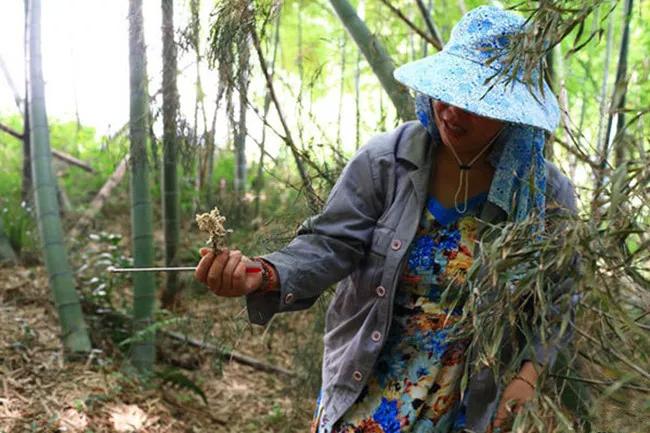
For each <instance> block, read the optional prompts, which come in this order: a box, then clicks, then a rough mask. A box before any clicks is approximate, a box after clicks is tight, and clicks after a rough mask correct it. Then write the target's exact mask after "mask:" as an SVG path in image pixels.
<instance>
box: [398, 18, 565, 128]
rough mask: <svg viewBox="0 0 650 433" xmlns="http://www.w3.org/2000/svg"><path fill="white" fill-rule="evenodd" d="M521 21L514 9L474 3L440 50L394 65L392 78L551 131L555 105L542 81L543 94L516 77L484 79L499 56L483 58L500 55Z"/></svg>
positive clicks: (480, 110)
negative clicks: (512, 79) (513, 78)
mask: <svg viewBox="0 0 650 433" xmlns="http://www.w3.org/2000/svg"><path fill="white" fill-rule="evenodd" d="M524 25H525V20H524V19H523V18H522V17H521V16H519V15H517V14H515V13H514V12H509V11H505V10H503V9H500V8H497V7H494V6H481V7H478V8H476V9H473V10H471V11H470V12H468V13H467V14H465V15H464V16H463V17H462V18H461V20H460V21H459V22H458V24H456V26H454V28H453V30H452V32H451V38H450V40H449V42H448V43H447V45H446V46H445V47H444V49H443V50H442V51H441V52H439V53H437V54H434V55H432V56H428V57H425V58H424V59H421V60H417V61H414V62H411V63H407V64H405V65H403V66H401V67H399V68H397V69H396V70H395V72H394V76H395V78H396V79H397V80H398V81H400V82H401V83H403V84H404V85H406V86H408V87H410V88H411V89H413V90H415V91H417V92H419V93H422V94H424V95H427V96H429V97H431V98H433V99H437V100H440V101H443V102H446V103H447V104H450V105H454V106H456V107H460V108H462V109H464V110H466V111H469V112H472V113H475V114H478V115H480V116H485V117H490V118H493V119H498V120H503V121H506V122H512V123H516V124H520V125H529V126H534V127H536V128H541V129H545V130H546V131H549V132H553V131H554V130H555V128H556V127H557V125H558V122H559V119H560V109H559V107H558V103H557V99H556V98H555V96H554V95H553V92H551V90H550V88H549V87H548V85H547V84H546V82H544V92H543V96H542V92H540V91H539V89H537V87H536V86H534V88H529V87H527V86H526V85H525V84H524V83H523V82H522V81H521V80H519V79H516V80H514V81H512V82H511V83H507V84H506V83H505V82H504V80H503V79H501V78H499V81H496V82H495V80H494V79H493V80H491V81H489V82H488V79H489V78H491V77H494V75H495V74H497V73H498V72H500V71H501V70H502V69H503V64H502V63H501V61H500V60H501V58H502V55H500V56H499V57H498V58H497V59H496V60H494V61H493V62H492V63H491V64H490V65H489V66H488V65H487V61H488V59H490V58H492V57H494V56H495V54H498V53H505V52H506V51H507V49H508V46H509V43H510V37H511V36H512V35H513V34H516V33H519V32H521V31H522V29H523V28H524ZM488 90H489V91H488ZM531 91H532V94H531Z"/></svg>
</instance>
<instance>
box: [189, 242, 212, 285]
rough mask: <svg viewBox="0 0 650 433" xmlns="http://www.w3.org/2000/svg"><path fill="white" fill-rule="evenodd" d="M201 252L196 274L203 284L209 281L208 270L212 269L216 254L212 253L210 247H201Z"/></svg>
mask: <svg viewBox="0 0 650 433" xmlns="http://www.w3.org/2000/svg"><path fill="white" fill-rule="evenodd" d="M199 254H201V256H202V257H201V260H200V261H199V264H198V265H197V266H196V270H195V271H194V276H195V277H196V279H197V280H199V281H200V282H202V283H203V284H207V283H208V271H209V270H210V266H212V261H213V260H214V254H213V253H212V250H210V249H209V248H201V250H200V251H199Z"/></svg>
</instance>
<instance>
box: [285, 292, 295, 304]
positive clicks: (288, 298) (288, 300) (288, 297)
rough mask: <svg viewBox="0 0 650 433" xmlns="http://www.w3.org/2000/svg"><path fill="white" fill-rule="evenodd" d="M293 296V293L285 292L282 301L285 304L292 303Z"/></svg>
mask: <svg viewBox="0 0 650 433" xmlns="http://www.w3.org/2000/svg"><path fill="white" fill-rule="evenodd" d="M293 298H294V296H293V293H287V294H286V295H285V296H284V303H285V304H293V301H294V299H293Z"/></svg>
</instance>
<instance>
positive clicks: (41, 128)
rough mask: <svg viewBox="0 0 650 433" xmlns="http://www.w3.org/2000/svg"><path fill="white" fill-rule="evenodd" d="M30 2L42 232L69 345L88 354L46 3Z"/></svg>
mask: <svg viewBox="0 0 650 433" xmlns="http://www.w3.org/2000/svg"><path fill="white" fill-rule="evenodd" d="M28 3H29V4H28V8H27V11H28V15H27V17H28V20H29V27H28V32H27V34H26V40H25V44H26V45H27V47H28V48H27V49H28V55H27V62H26V63H27V64H26V71H27V80H28V86H27V89H28V95H27V97H28V100H29V116H30V121H31V128H30V130H29V131H30V142H31V145H32V149H31V162H32V176H33V182H34V187H33V191H34V202H35V203H36V216H37V219H38V230H39V234H40V237H41V242H42V245H43V252H44V254H45V267H46V268H47V273H48V275H49V283H50V288H51V290H52V294H53V296H54V303H55V305H56V309H57V312H58V314H59V322H60V324H61V330H62V339H63V345H64V347H65V349H66V350H67V351H68V352H70V353H73V354H74V353H85V352H88V351H90V348H91V347H90V339H89V338H88V332H87V329H86V323H85V322H84V318H83V313H82V311H81V305H80V304H79V297H78V296H77V292H76V290H75V280H74V276H73V274H72V270H71V268H70V263H69V262H68V253H67V251H66V248H65V244H64V242H63V230H62V227H61V219H60V215H59V203H58V201H57V192H56V183H55V180H54V174H53V172H52V152H51V150H50V136H49V129H48V124H47V112H46V110H45V83H44V81H43V68H42V64H41V2H40V0H29V2H28Z"/></svg>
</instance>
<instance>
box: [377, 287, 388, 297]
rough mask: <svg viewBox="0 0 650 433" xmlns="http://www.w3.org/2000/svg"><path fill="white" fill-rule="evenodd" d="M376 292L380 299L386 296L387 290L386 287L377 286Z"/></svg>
mask: <svg viewBox="0 0 650 433" xmlns="http://www.w3.org/2000/svg"><path fill="white" fill-rule="evenodd" d="M375 291H376V292H377V296H379V297H380V298H383V297H384V296H386V288H385V287H384V286H377V288H376V289H375Z"/></svg>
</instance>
